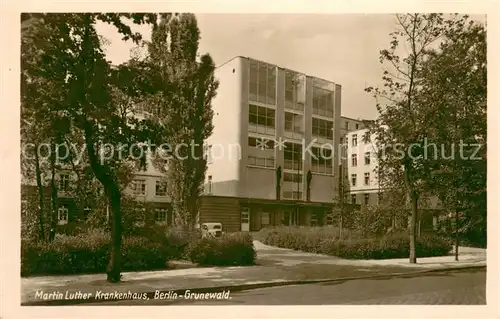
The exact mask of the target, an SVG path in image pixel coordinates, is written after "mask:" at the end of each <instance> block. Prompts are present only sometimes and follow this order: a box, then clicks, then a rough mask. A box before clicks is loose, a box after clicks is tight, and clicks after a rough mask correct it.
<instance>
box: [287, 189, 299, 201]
mask: <svg viewBox="0 0 500 319" xmlns="http://www.w3.org/2000/svg"><path fill="white" fill-rule="evenodd" d="M283 198H285V199H294V200H301V199H302V192H296V191H293V192H292V191H284V192H283Z"/></svg>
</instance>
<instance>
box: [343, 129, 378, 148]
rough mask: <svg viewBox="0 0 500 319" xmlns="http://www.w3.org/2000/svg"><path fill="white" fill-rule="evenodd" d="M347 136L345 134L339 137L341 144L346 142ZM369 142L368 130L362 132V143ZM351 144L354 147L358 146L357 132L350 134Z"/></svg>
mask: <svg viewBox="0 0 500 319" xmlns="http://www.w3.org/2000/svg"><path fill="white" fill-rule="evenodd" d="M348 142H349V138H348V137H347V136H346V137H345V138H344V139H342V138H341V139H340V143H341V144H348ZM370 142H371V136H370V132H366V133H365V134H363V143H365V144H369V143H370ZM351 146H353V147H355V146H358V134H353V135H352V140H351Z"/></svg>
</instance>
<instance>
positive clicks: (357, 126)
mask: <svg viewBox="0 0 500 319" xmlns="http://www.w3.org/2000/svg"><path fill="white" fill-rule="evenodd" d="M354 126H355V129H356V130H359V127H360V126H359V123H355V124H354ZM344 128H345V129H346V130H349V122H348V121H345V123H344Z"/></svg>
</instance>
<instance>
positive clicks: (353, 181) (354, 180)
mask: <svg viewBox="0 0 500 319" xmlns="http://www.w3.org/2000/svg"><path fill="white" fill-rule="evenodd" d="M357 177H358V175H357V174H351V185H352V186H356V185H357V182H358V181H357ZM364 178H365V179H364V182H365V185H370V173H365V176H364Z"/></svg>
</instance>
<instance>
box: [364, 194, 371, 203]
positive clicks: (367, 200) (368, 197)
mask: <svg viewBox="0 0 500 319" xmlns="http://www.w3.org/2000/svg"><path fill="white" fill-rule="evenodd" d="M369 202H370V194H365V205H368V203H369Z"/></svg>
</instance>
